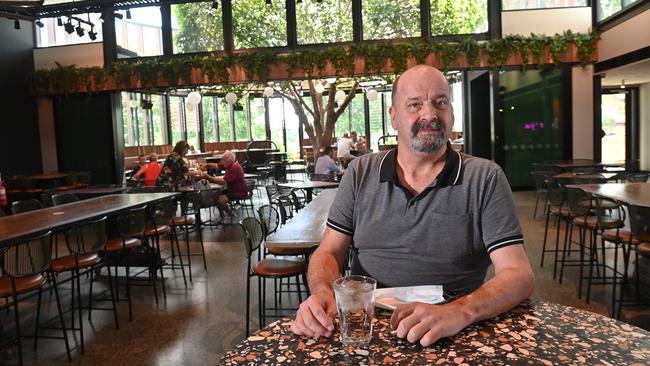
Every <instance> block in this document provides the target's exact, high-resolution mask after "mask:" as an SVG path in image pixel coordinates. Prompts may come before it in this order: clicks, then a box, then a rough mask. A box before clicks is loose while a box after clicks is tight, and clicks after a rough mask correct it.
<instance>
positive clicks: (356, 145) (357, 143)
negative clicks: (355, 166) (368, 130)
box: [350, 131, 367, 155]
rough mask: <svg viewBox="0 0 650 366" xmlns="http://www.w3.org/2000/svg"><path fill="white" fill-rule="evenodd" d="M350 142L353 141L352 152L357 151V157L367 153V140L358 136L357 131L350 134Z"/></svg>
mask: <svg viewBox="0 0 650 366" xmlns="http://www.w3.org/2000/svg"><path fill="white" fill-rule="evenodd" d="M350 141H352V150H356V151H357V155H363V154H365V153H366V152H367V150H366V140H364V139H363V137H361V136H359V135H357V131H352V132H351V133H350Z"/></svg>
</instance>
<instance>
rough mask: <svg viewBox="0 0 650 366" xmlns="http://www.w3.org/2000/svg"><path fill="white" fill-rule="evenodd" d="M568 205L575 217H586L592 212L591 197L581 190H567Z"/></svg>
mask: <svg viewBox="0 0 650 366" xmlns="http://www.w3.org/2000/svg"><path fill="white" fill-rule="evenodd" d="M564 191H565V193H566V204H567V206H569V210H571V213H572V214H573V215H574V216H585V215H587V214H588V213H589V212H590V211H591V208H592V207H591V206H592V202H591V196H590V195H589V194H588V193H587V192H585V191H583V190H582V189H579V188H565V189H564Z"/></svg>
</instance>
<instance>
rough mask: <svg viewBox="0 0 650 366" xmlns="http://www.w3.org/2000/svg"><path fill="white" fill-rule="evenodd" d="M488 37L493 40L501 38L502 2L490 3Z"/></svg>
mask: <svg viewBox="0 0 650 366" xmlns="http://www.w3.org/2000/svg"><path fill="white" fill-rule="evenodd" d="M487 10H488V35H489V36H490V38H491V39H499V38H501V0H499V1H488V9H487Z"/></svg>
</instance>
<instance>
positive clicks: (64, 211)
mask: <svg viewBox="0 0 650 366" xmlns="http://www.w3.org/2000/svg"><path fill="white" fill-rule="evenodd" d="M179 194H180V193H142V194H112V195H108V196H102V197H96V198H91V199H87V200H84V201H78V202H73V203H68V204H65V205H60V206H54V207H48V208H43V209H39V210H34V211H29V212H24V213H20V214H16V215H10V216H6V217H0V248H2V247H4V246H6V245H8V244H10V243H11V242H15V241H19V240H21V239H25V238H26V237H29V236H32V235H35V234H39V233H43V232H46V231H49V230H62V229H66V228H68V227H71V226H72V225H74V224H75V223H77V222H80V221H84V220H90V219H95V218H99V217H102V216H106V215H108V216H110V215H115V214H117V213H119V212H122V211H125V210H128V209H131V208H134V207H139V206H142V205H146V204H150V203H154V202H158V201H161V200H164V199H166V198H170V197H174V196H177V195H179Z"/></svg>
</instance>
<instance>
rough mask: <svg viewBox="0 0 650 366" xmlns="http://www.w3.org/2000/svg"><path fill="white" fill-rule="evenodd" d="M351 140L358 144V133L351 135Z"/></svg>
mask: <svg viewBox="0 0 650 366" xmlns="http://www.w3.org/2000/svg"><path fill="white" fill-rule="evenodd" d="M350 139H352V141H354V142H357V134H356V133H353V134H351V135H350Z"/></svg>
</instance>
